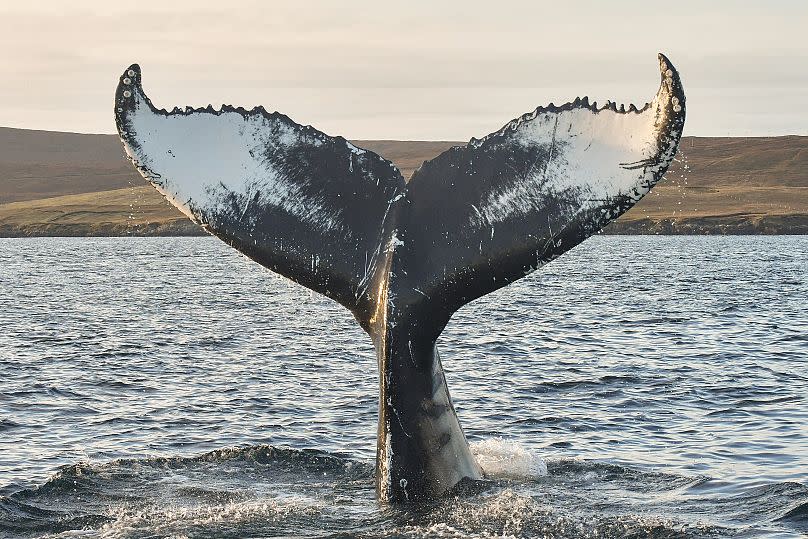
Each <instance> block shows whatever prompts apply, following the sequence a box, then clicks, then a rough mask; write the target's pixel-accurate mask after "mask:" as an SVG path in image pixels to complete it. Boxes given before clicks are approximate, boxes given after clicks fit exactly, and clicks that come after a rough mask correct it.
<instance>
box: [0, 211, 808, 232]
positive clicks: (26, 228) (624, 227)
mask: <svg viewBox="0 0 808 539" xmlns="http://www.w3.org/2000/svg"><path fill="white" fill-rule="evenodd" d="M601 234H602V235H607V236H801V235H808V215H782V216H776V215H775V216H771V215H769V216H761V217H760V218H759V219H756V220H751V219H749V217H748V216H744V215H736V216H723V217H714V218H713V217H708V218H683V219H660V220H655V219H636V220H626V221H620V220H618V221H616V222H614V223H611V224H610V225H609V226H607V227H606V228H605V229H603V231H602V232H601ZM208 235H209V234H208V233H207V232H205V231H204V230H203V229H202V228H201V227H200V226H199V225H196V224H194V223H193V222H191V221H190V220H188V221H182V220H177V221H171V222H167V223H147V224H136V225H127V224H117V223H115V224H112V223H110V224H92V225H90V224H85V223H81V224H73V225H69V224H53V223H49V224H35V225H22V226H15V225H9V224H3V225H0V238H77V237H86V238H103V237H110V238H125V237H145V238H148V237H202V236H208Z"/></svg>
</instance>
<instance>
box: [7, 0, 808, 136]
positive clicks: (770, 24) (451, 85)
mask: <svg viewBox="0 0 808 539" xmlns="http://www.w3.org/2000/svg"><path fill="white" fill-rule="evenodd" d="M657 52H664V53H665V54H666V55H668V57H669V58H670V60H671V61H672V62H673V64H674V65H676V67H677V68H678V69H679V71H680V73H681V76H682V80H683V82H684V85H685V92H686V94H687V97H688V119H687V124H686V129H685V134H686V135H699V136H770V135H785V134H800V135H808V1H806V0H793V1H792V0H769V1H767V2H763V1H754V2H752V1H744V0H712V1H710V2H703V1H690V0H683V1H677V2H655V3H653V2H648V1H647V0H646V1H620V0H611V1H608V2H602V1H601V2H594V1H592V2H588V1H585V0H577V1H574V2H571V1H566V2H542V1H537V0H534V1H509V0H496V1H493V0H486V1H478V0H464V1H462V2H458V1H441V0H430V1H423V0H409V1H407V2H383V1H378V0H376V1H365V0H354V1H351V2H337V1H318V0H296V1H286V0H283V1H281V0H264V1H249V0H244V1H240V0H227V1H221V0H219V1H206V0H196V1H187V0H180V1H176V0H174V1H169V0H162V1H152V0H137V1H131V2H127V1H118V2H111V1H110V0H77V1H74V2H63V1H61V0H59V1H57V0H42V1H39V2H33V1H28V2H20V1H11V0H4V1H3V2H2V3H0V125H2V126H9V127H21V128H30V129H46V130H58V131H73V132H82V133H114V132H115V125H114V122H113V114H112V99H113V93H114V90H115V86H116V84H117V81H118V77H119V75H120V73H121V72H122V71H123V70H124V69H125V68H126V67H127V66H128V65H129V64H130V63H134V62H137V63H139V64H140V65H141V67H142V69H143V81H144V88H145V90H146V92H147V94H148V95H149V96H150V97H151V99H152V101H153V102H154V103H155V105H157V106H158V107H165V108H168V109H170V108H172V107H173V106H175V105H179V106H184V105H192V106H205V105H207V104H208V103H212V104H214V106H218V105H220V104H221V103H228V104H232V105H241V106H244V107H247V108H250V107H252V106H255V105H259V104H260V105H264V107H266V108H267V109H268V110H278V111H280V112H283V113H285V114H287V115H289V116H290V117H291V118H292V119H293V120H295V121H297V122H299V123H303V124H311V125H313V126H315V127H317V128H318V129H320V130H322V131H325V132H326V133H328V134H331V135H343V136H345V137H347V138H350V139H401V140H460V141H463V140H468V139H469V138H471V137H473V136H476V137H479V136H482V135H485V134H487V133H489V132H492V131H495V130H496V129H498V128H499V127H501V126H502V125H503V124H505V123H506V122H507V121H508V120H510V119H511V118H514V117H516V116H518V115H520V114H522V113H524V112H527V111H530V110H533V109H534V108H536V107H537V106H539V105H546V104H548V103H550V102H554V103H556V104H560V103H564V102H567V101H571V100H573V99H574V98H575V97H576V96H584V95H588V96H590V98H591V99H594V100H597V101H599V102H605V101H606V100H609V99H611V100H614V101H617V102H618V103H626V104H628V103H635V104H637V105H642V104H644V103H645V102H646V101H649V100H650V99H651V98H652V97H653V95H654V94H655V92H656V89H657V86H658V84H659V73H658V68H657V60H656V53H657Z"/></svg>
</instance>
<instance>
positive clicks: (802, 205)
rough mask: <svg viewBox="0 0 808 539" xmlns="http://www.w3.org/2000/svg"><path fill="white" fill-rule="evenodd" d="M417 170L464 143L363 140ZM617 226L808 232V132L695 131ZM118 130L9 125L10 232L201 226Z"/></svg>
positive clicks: (3, 219) (3, 178)
mask: <svg viewBox="0 0 808 539" xmlns="http://www.w3.org/2000/svg"><path fill="white" fill-rule="evenodd" d="M354 142H355V143H356V144H357V145H359V146H361V147H363V148H367V149H369V150H372V151H375V152H376V153H379V154H380V155H383V156H384V157H386V158H388V159H390V160H392V161H393V162H394V163H395V164H396V165H397V166H398V167H399V168H400V169H401V171H402V173H403V174H404V176H405V177H407V178H409V176H410V175H411V174H412V172H413V171H414V170H415V169H416V168H417V167H418V166H419V165H420V164H421V163H422V162H423V161H424V160H427V159H430V158H432V157H434V156H436V155H437V154H439V153H441V152H442V151H444V150H446V149H447V148H449V147H450V146H452V145H454V144H458V143H456V142H419V141H390V140H382V141H367V140H358V141H354ZM666 177H667V179H666V180H665V181H664V182H662V183H660V184H659V185H658V186H657V187H655V188H654V190H653V191H652V192H651V194H649V195H648V196H646V197H645V198H644V199H643V200H642V201H641V202H640V203H639V204H637V206H636V207H634V208H633V209H632V210H631V211H629V212H628V213H627V214H626V215H624V216H623V217H621V218H620V219H619V220H618V221H617V222H616V223H614V224H612V225H611V226H610V227H609V228H608V229H607V232H610V233H663V234H677V233H679V234H681V233H697V234H705V233H710V234H738V233H769V234H776V233H797V234H806V233H808V137H798V136H788V137H768V138H701V137H686V138H685V139H684V140H683V142H682V145H681V147H680V152H679V155H678V156H677V162H676V163H675V164H674V165H673V166H672V167H671V169H670V170H669V171H668V174H667V176H666ZM199 233H201V232H200V231H199V229H198V228H197V227H196V226H195V225H193V224H192V223H191V222H190V221H188V220H187V219H186V218H185V216H183V215H182V214H181V213H179V212H178V211H177V210H175V209H174V208H173V207H171V206H170V205H169V204H168V203H166V202H165V201H164V200H163V199H162V197H161V196H160V195H159V194H157V192H156V191H154V190H153V189H152V188H151V187H149V186H147V185H145V183H144V181H143V180H142V178H141V177H140V176H139V175H138V174H137V173H136V172H135V171H134V169H133V168H132V166H131V165H130V164H129V162H128V161H127V160H126V159H125V158H124V156H123V151H122V149H121V146H120V142H119V141H118V139H117V137H116V136H114V135H81V134H75V133H52V132H47V131H29V130H22V129H10V128H0V236H33V235H70V236H75V235H79V236H83V235H132V234H134V235H155V234H161V235H169V234H181V235H186V234H199Z"/></svg>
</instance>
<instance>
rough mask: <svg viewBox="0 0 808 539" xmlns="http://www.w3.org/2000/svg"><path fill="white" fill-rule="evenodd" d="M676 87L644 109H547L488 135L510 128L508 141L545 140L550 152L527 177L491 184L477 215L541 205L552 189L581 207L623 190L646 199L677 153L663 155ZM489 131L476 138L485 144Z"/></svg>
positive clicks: (499, 217)
mask: <svg viewBox="0 0 808 539" xmlns="http://www.w3.org/2000/svg"><path fill="white" fill-rule="evenodd" d="M671 94H672V89H671V87H670V85H668V84H663V85H661V86H660V88H659V92H658V93H657V95H656V97H655V98H654V100H653V101H652V102H651V103H650V105H649V106H648V107H647V108H645V110H643V111H642V112H634V111H629V112H614V111H612V110H610V109H608V108H607V109H601V110H598V111H593V110H592V109H590V108H589V107H586V106H581V107H576V108H571V109H566V110H560V111H549V110H540V111H538V112H537V113H536V114H535V116H532V117H528V118H524V119H519V120H515V121H514V122H511V124H509V125H508V126H506V127H505V128H503V129H502V130H500V131H499V132H498V133H495V134H494V135H490V136H489V137H486V139H491V138H492V137H494V136H496V135H498V134H500V133H504V134H505V135H504V138H503V140H502V144H505V145H514V144H516V145H520V146H523V147H526V148H542V149H544V150H545V151H546V153H547V160H546V161H545V160H540V161H537V163H535V164H534V165H533V167H531V168H530V169H529V170H528V172H527V174H526V175H525V176H524V177H521V178H516V179H515V181H513V182H512V183H509V184H506V185H504V186H503V187H501V188H495V189H493V190H492V191H491V192H489V193H488V194H487V195H486V196H485V197H483V200H482V203H481V204H480V205H479V206H475V207H474V208H472V210H473V211H472V212H471V213H470V215H469V223H470V224H472V225H473V226H475V227H477V228H483V227H485V226H491V225H492V224H495V223H499V222H503V221H506V220H508V219H511V218H514V217H516V218H518V217H520V216H523V215H525V214H527V213H529V212H531V211H532V210H535V209H538V208H539V206H540V204H541V203H542V201H543V200H546V199H547V197H548V196H552V195H556V194H562V193H565V192H567V193H571V194H573V195H574V196H575V197H576V198H580V199H582V202H583V206H582V207H580V208H579V209H578V211H584V210H587V209H590V208H596V207H598V206H599V205H601V204H602V203H603V201H605V200H607V199H611V198H614V197H618V196H621V195H628V196H630V197H631V198H632V199H633V200H638V199H639V198H641V197H642V195H644V194H645V193H646V192H648V190H649V189H650V187H649V185H650V184H651V182H652V181H653V179H654V174H655V173H656V172H658V171H659V170H660V169H662V168H664V167H666V166H667V165H668V164H669V163H670V161H671V160H672V158H673V152H665V153H664V154H663V155H660V149H661V148H660V147H659V144H660V139H659V135H660V130H661V129H662V128H663V124H664V122H662V119H663V118H664V109H665V106H666V104H667V103H669V102H670V101H671ZM674 99H676V101H675V102H674V103H673V105H674V106H673V110H674V111H675V112H679V111H681V106H679V105H678V101H679V100H678V99H677V98H674ZM663 138H664V134H663ZM486 139H483V140H481V141H475V142H474V143H475V144H478V145H482V144H483V143H484V142H485V140H486ZM489 143H490V142H489ZM674 146H675V145H674ZM674 149H675V148H674Z"/></svg>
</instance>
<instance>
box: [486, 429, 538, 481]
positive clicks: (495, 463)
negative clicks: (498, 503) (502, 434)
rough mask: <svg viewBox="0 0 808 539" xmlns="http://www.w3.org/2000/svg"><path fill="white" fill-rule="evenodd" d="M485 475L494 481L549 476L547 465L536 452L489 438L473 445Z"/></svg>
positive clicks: (512, 443) (510, 442)
mask: <svg viewBox="0 0 808 539" xmlns="http://www.w3.org/2000/svg"><path fill="white" fill-rule="evenodd" d="M471 452H472V454H473V455H474V458H476V459H477V463H478V464H479V465H480V466H481V467H482V469H483V473H485V475H486V476H487V477H490V478H493V479H536V478H539V477H544V476H546V475H547V463H546V462H545V461H544V459H543V458H541V457H540V456H539V455H538V454H537V453H536V452H535V451H531V450H530V449H528V448H527V447H525V446H523V445H521V444H519V443H518V442H515V441H511V440H503V439H502V438H489V439H487V440H482V441H478V442H474V443H472V444H471Z"/></svg>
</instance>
